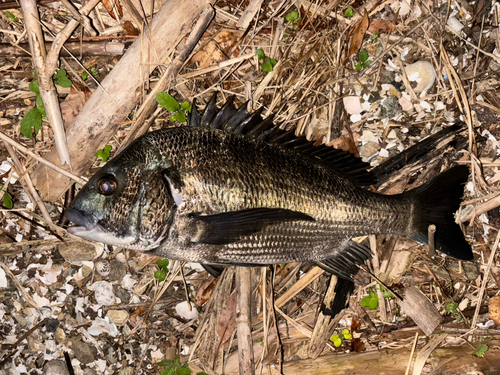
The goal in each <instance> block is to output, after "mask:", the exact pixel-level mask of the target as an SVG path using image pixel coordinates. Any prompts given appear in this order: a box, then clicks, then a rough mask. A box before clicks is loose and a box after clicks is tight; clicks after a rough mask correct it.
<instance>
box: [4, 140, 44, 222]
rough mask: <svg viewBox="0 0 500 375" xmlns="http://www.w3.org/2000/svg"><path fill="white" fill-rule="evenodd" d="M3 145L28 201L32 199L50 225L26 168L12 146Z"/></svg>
mask: <svg viewBox="0 0 500 375" xmlns="http://www.w3.org/2000/svg"><path fill="white" fill-rule="evenodd" d="M4 144H5V148H6V149H7V151H8V152H9V154H10V157H11V158H12V160H13V161H14V166H15V167H16V169H17V172H18V174H19V176H20V177H22V179H21V182H22V183H23V185H25V190H28V191H26V193H27V194H28V195H29V196H30V199H32V200H34V201H35V202H36V204H37V205H38V207H39V208H40V211H41V212H42V215H43V217H44V218H45V220H47V221H48V222H49V223H52V219H51V217H50V214H49V211H47V208H46V207H45V204H44V203H43V201H42V199H41V198H40V196H39V195H38V193H37V191H36V189H35V187H34V186H33V182H31V178H30V176H29V174H28V173H27V172H26V168H25V167H24V165H22V163H21V161H20V160H19V158H18V157H17V154H16V152H15V151H14V149H13V148H12V146H11V145H10V144H8V143H7V142H4Z"/></svg>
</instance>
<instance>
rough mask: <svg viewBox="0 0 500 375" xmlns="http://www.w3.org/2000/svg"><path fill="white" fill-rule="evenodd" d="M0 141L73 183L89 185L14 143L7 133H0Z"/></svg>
mask: <svg viewBox="0 0 500 375" xmlns="http://www.w3.org/2000/svg"><path fill="white" fill-rule="evenodd" d="M0 139H1V140H2V141H4V142H5V143H8V144H9V145H11V146H13V147H15V148H17V149H18V150H19V151H22V152H23V153H25V154H26V155H29V156H31V157H32V158H33V159H35V160H36V161H38V162H40V163H42V164H44V165H46V166H47V167H49V168H52V169H53V170H55V171H56V172H59V173H60V174H62V175H63V176H66V177H68V178H70V179H72V180H73V181H76V182H78V183H79V184H82V185H85V184H86V183H87V181H86V180H85V179H83V178H80V177H77V176H75V175H74V174H73V173H71V172H68V171H67V170H65V169H63V168H61V167H59V166H58V165H55V164H54V163H52V162H50V161H48V160H46V159H44V158H42V157H41V156H38V155H37V154H35V153H34V152H31V151H30V150H29V149H27V148H26V147H24V146H23V145H21V144H19V143H17V142H16V141H14V140H13V139H12V138H10V137H9V136H7V135H6V134H5V133H2V132H0Z"/></svg>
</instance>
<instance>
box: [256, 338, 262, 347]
mask: <svg viewBox="0 0 500 375" xmlns="http://www.w3.org/2000/svg"><path fill="white" fill-rule="evenodd" d="M257 342H258V343H259V344H260V346H264V338H263V337H261V338H260V339H258V340H257Z"/></svg>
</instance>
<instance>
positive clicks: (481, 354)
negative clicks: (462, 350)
mask: <svg viewBox="0 0 500 375" xmlns="http://www.w3.org/2000/svg"><path fill="white" fill-rule="evenodd" d="M488 349H489V348H488V345H486V344H483V345H479V346H478V348H477V349H476V350H474V351H473V352H472V353H471V354H475V355H477V356H478V357H484V355H485V354H486V352H487V351H488Z"/></svg>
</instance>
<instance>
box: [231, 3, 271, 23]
mask: <svg viewBox="0 0 500 375" xmlns="http://www.w3.org/2000/svg"><path fill="white" fill-rule="evenodd" d="M263 1H264V0H251V1H250V3H249V4H248V6H247V7H246V9H245V11H244V12H243V14H242V15H241V17H240V19H239V21H238V23H237V24H236V28H238V29H243V30H246V29H247V27H248V25H250V22H252V20H253V18H254V17H255V15H256V14H257V12H258V11H259V10H260V7H261V5H262V2H263Z"/></svg>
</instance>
